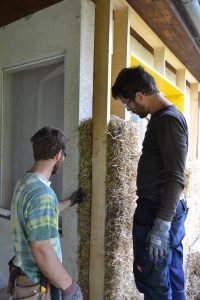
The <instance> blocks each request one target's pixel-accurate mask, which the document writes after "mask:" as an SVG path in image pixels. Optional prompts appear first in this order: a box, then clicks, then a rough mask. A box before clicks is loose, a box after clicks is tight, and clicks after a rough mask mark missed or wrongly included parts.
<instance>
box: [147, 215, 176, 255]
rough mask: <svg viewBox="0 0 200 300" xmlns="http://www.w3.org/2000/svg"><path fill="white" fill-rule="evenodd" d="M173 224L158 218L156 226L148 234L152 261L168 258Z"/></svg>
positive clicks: (155, 222)
mask: <svg viewBox="0 0 200 300" xmlns="http://www.w3.org/2000/svg"><path fill="white" fill-rule="evenodd" d="M170 227H171V222H167V221H163V220H161V219H159V218H156V219H155V221H154V226H153V227H152V228H151V230H150V231H149V233H148V236H147V244H148V249H149V255H150V257H151V258H152V259H154V260H158V258H163V257H166V256H167V254H168V251H169V231H170Z"/></svg>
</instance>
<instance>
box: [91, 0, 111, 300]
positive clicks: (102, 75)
mask: <svg viewBox="0 0 200 300" xmlns="http://www.w3.org/2000/svg"><path fill="white" fill-rule="evenodd" d="M95 13H96V16H95V46H94V47H95V50H94V51H95V53H94V99H93V152H92V203H91V237H90V269H89V272H90V273H89V299H90V300H103V299H104V270H105V266H104V236H105V198H106V183H105V181H106V133H105V132H106V129H107V124H108V121H109V118H110V89H111V30H112V9H111V0H96V5H95Z"/></svg>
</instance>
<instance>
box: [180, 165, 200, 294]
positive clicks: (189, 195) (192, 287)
mask: <svg viewBox="0 0 200 300" xmlns="http://www.w3.org/2000/svg"><path fill="white" fill-rule="evenodd" d="M185 179H186V180H185V189H184V193H185V197H186V200H187V205H188V207H189V213H188V217H187V220H186V223H185V228H186V237H185V239H184V241H183V246H184V250H185V256H184V265H185V277H186V290H187V299H188V300H198V299H200V161H191V162H188V164H187V167H186V171H185Z"/></svg>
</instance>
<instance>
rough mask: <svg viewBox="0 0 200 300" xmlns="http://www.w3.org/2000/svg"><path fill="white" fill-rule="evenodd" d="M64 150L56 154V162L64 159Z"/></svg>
mask: <svg viewBox="0 0 200 300" xmlns="http://www.w3.org/2000/svg"><path fill="white" fill-rule="evenodd" d="M62 155H63V154H62V150H60V151H58V152H57V153H56V155H55V159H56V160H60V159H61V157H62Z"/></svg>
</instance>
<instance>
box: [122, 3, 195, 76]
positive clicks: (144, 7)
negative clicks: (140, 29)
mask: <svg viewBox="0 0 200 300" xmlns="http://www.w3.org/2000/svg"><path fill="white" fill-rule="evenodd" d="M127 2H128V3H129V4H130V5H131V6H132V8H133V9H134V10H135V11H136V12H137V14H138V15H139V16H140V17H141V18H142V19H143V21H144V22H146V24H148V26H149V27H150V28H151V29H152V31H153V33H154V35H155V34H156V35H157V36H158V37H159V39H160V40H161V41H162V42H163V43H164V44H165V45H166V46H167V47H168V48H169V49H170V50H171V52H173V53H174V55H176V56H177V57H178V58H179V60H180V61H181V62H182V63H183V64H184V65H185V66H186V67H187V68H188V70H190V72H191V73H192V74H193V75H194V76H195V77H196V78H197V81H200V68H199V65H198V63H197V61H199V59H200V51H199V48H198V46H197V44H196V42H195V41H194V38H193V37H192V35H191V34H190V32H189V31H188V29H187V27H186V26H185V24H184V22H183V20H182V19H181V18H180V16H179V14H178V12H177V10H176V8H175V6H174V5H172V3H171V1H163V0H157V1H149V0H137V1H134V0H127ZM135 23H136V22H135ZM133 29H134V30H136V28H134V27H133ZM136 31H137V30H136ZM147 38H149V39H153V36H152V37H151V36H149V37H148V36H146V39H147ZM180 41H181V43H180ZM150 45H151V43H150ZM153 48H155V47H153ZM167 60H168V61H169V62H170V63H171V61H170V60H169V59H167ZM173 65H174V64H173Z"/></svg>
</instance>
